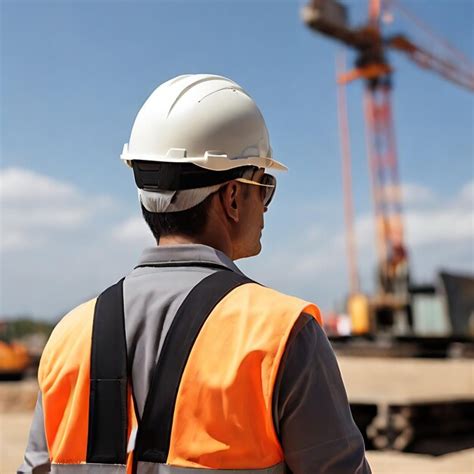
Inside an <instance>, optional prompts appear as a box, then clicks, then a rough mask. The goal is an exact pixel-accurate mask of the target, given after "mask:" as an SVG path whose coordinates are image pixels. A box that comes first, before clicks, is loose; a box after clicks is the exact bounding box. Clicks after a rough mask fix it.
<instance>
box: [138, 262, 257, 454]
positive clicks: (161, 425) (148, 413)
mask: <svg viewBox="0 0 474 474" xmlns="http://www.w3.org/2000/svg"><path fill="white" fill-rule="evenodd" d="M244 283H253V282H252V280H250V279H248V278H247V277H245V276H242V275H240V274H238V273H235V272H233V271H230V270H222V271H217V272H215V273H213V274H212V275H210V276H208V277H206V278H204V279H203V280H202V281H201V282H200V283H199V284H198V285H196V286H195V287H194V288H193V289H192V290H191V292H190V293H189V294H188V296H187V297H186V299H185V300H184V302H183V303H182V304H181V306H180V308H179V309H178V312H177V313H176V316H175V318H174V320H173V323H172V324H171V327H170V329H169V331H168V334H167V336H166V338H165V342H164V344H163V348H162V350H161V354H160V357H159V360H158V363H157V364H156V366H155V369H154V372H153V377H152V381H151V385H150V390H149V392H148V396H147V399H146V402H145V408H144V411H143V416H142V420H141V422H140V425H139V427H138V433H137V442H136V445H135V456H134V459H135V460H136V461H148V462H156V463H165V462H166V460H167V458H168V451H169V447H170V438H171V428H172V420H173V414H174V408H175V404H176V397H177V395H178V388H179V384H180V382H181V377H182V374H183V371H184V368H185V366H186V363H187V360H188V357H189V354H190V352H191V349H192V347H193V345H194V342H195V340H196V338H197V336H198V334H199V332H200V330H201V328H202V326H203V324H204V323H205V321H206V319H207V318H208V316H209V314H210V313H211V311H212V310H213V309H214V307H215V306H216V305H217V303H219V301H220V300H221V299H222V298H224V296H225V295H227V294H228V293H229V292H230V291H232V290H233V289H234V288H236V287H238V286H240V285H242V284H244Z"/></svg>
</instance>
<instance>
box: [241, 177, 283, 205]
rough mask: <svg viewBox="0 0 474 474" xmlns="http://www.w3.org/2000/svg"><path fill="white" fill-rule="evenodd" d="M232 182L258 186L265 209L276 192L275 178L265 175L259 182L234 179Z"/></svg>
mask: <svg viewBox="0 0 474 474" xmlns="http://www.w3.org/2000/svg"><path fill="white" fill-rule="evenodd" d="M234 181H238V182H239V183H245V184H252V185H254V186H260V191H261V194H262V200H263V205H264V206H265V207H268V206H269V205H270V202H271V200H272V199H273V196H274V194H275V190H276V178H275V176H272V175H271V174H267V173H265V174H264V175H263V176H262V178H261V179H260V181H252V180H251V179H245V178H236V179H235V180H234Z"/></svg>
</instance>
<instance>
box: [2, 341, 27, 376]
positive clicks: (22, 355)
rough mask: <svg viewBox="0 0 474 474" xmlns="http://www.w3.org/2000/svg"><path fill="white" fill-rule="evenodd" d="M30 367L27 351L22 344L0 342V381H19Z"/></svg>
mask: <svg viewBox="0 0 474 474" xmlns="http://www.w3.org/2000/svg"><path fill="white" fill-rule="evenodd" d="M29 365H30V356H29V355H28V350H27V349H26V347H25V346H24V345H23V344H19V343H15V342H12V343H10V344H8V343H6V342H3V341H0V380H20V379H22V378H23V376H24V375H25V373H26V371H27V369H28V367H29Z"/></svg>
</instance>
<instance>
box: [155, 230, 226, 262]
mask: <svg viewBox="0 0 474 474" xmlns="http://www.w3.org/2000/svg"><path fill="white" fill-rule="evenodd" d="M184 244H201V245H207V246H208V247H212V248H215V249H216V250H220V251H221V252H223V253H225V254H226V255H227V256H228V257H229V258H230V259H232V247H231V246H228V245H225V242H223V241H222V240H220V241H219V240H218V239H215V238H214V239H209V238H206V237H205V236H200V237H191V236H189V235H182V234H175V235H167V236H164V237H161V238H160V242H159V244H158V245H159V246H160V247H166V246H170V245H184Z"/></svg>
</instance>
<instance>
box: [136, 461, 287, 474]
mask: <svg viewBox="0 0 474 474" xmlns="http://www.w3.org/2000/svg"><path fill="white" fill-rule="evenodd" d="M205 472H208V473H212V474H285V472H286V469H285V464H284V463H279V464H276V465H275V466H271V467H267V468H265V469H203V468H194V467H179V466H171V465H170V464H155V463H152V462H139V463H138V469H137V474H199V473H203V474H204V473H205Z"/></svg>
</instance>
